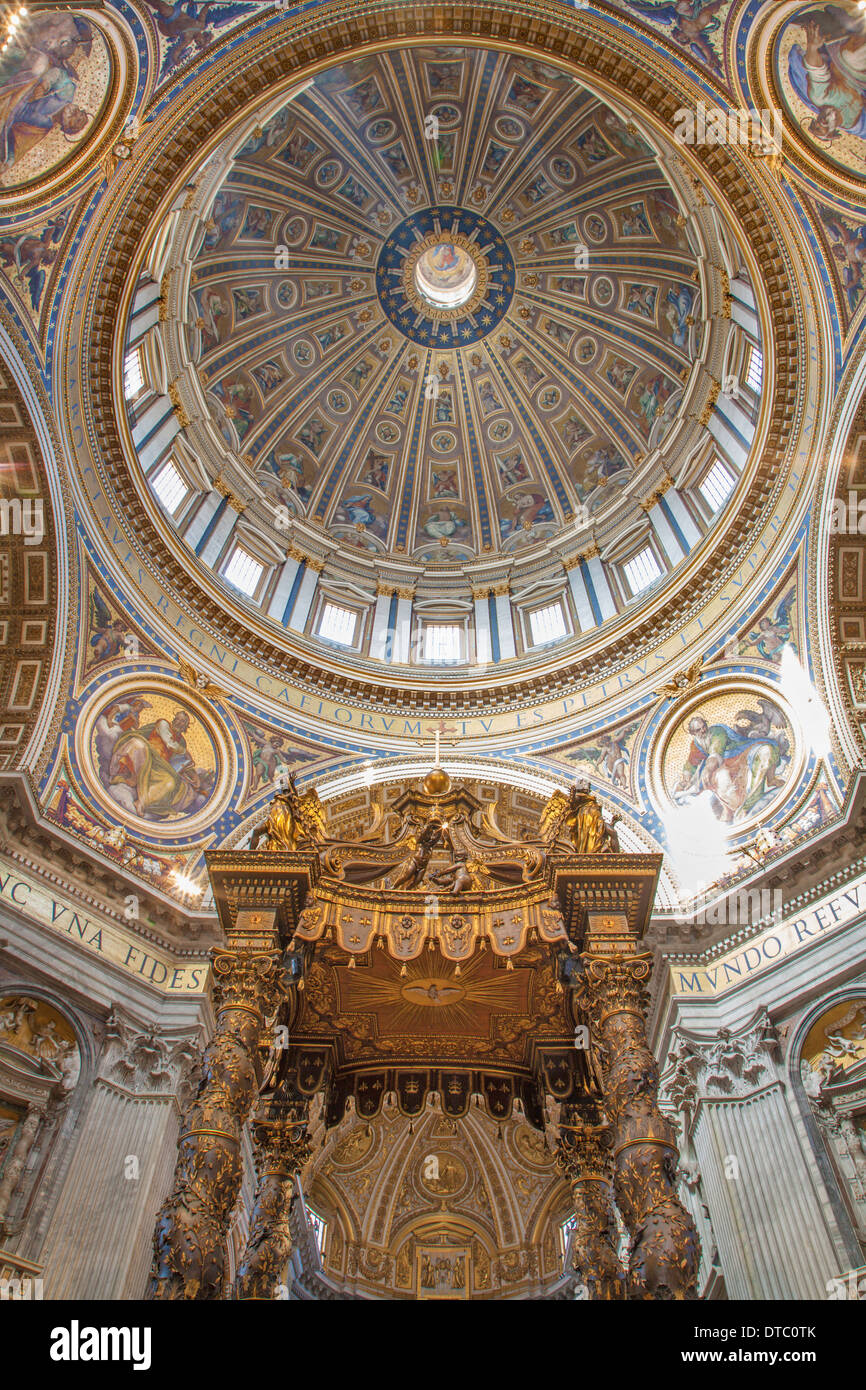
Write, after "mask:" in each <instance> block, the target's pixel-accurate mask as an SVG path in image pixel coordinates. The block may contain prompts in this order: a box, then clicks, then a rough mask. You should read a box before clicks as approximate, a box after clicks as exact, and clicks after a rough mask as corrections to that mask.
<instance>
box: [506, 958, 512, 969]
mask: <svg viewBox="0 0 866 1390" xmlns="http://www.w3.org/2000/svg"><path fill="white" fill-rule="evenodd" d="M505 969H506V970H513V969H514V966H513V965H512V964H511V957H510V956H509V957H508V959H507V960H506V962H505Z"/></svg>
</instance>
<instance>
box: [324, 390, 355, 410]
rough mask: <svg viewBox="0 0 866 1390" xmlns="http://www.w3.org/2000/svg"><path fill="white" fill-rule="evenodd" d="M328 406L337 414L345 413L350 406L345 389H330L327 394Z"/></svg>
mask: <svg viewBox="0 0 866 1390" xmlns="http://www.w3.org/2000/svg"><path fill="white" fill-rule="evenodd" d="M328 406H329V408H330V409H331V410H333V411H334V412H335V413H336V414H337V415H345V414H346V411H347V410H348V409H349V408H350V406H351V401H350V400H349V397H348V396H347V395H346V393H345V391H331V392H329V394H328Z"/></svg>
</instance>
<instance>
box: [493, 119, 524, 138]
mask: <svg viewBox="0 0 866 1390" xmlns="http://www.w3.org/2000/svg"><path fill="white" fill-rule="evenodd" d="M524 133H525V129H524V126H523V123H522V122H521V121H516V120H515V119H514V117H513V116H500V117H499V120H498V121H497V122H496V134H497V135H498V136H500V137H501V139H503V140H507V141H508V142H509V143H510V144H514V143H515V142H516V141H517V140H522V139H523V136H524Z"/></svg>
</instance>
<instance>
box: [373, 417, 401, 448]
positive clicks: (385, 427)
mask: <svg viewBox="0 0 866 1390" xmlns="http://www.w3.org/2000/svg"><path fill="white" fill-rule="evenodd" d="M376 438H377V439H381V441H382V443H383V444H393V443H394V442H395V441H396V440H398V439H399V438H400V431H399V430H398V428H397V426H396V425H392V424H391V421H390V420H383V421H382V423H381V424H379V425H377V426H376Z"/></svg>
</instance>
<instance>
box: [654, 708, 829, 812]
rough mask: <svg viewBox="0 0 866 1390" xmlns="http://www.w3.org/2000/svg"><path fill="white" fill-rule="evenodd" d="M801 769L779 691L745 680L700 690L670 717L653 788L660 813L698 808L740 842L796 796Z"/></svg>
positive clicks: (794, 729) (794, 736) (662, 733)
mask: <svg viewBox="0 0 866 1390" xmlns="http://www.w3.org/2000/svg"><path fill="white" fill-rule="evenodd" d="M802 766H803V750H802V740H801V738H800V736H799V733H798V729H797V727H796V725H795V723H794V720H793V718H792V716H791V712H790V710H789V709H788V706H787V703H786V701H785V699H784V697H783V696H782V695H781V693H780V691H779V690H778V689H776V688H774V687H770V686H767V685H765V684H764V683H763V682H756V681H751V682H746V681H745V680H740V681H739V682H738V683H737V684H736V685H735V686H731V687H726V688H723V689H716V690H714V691H711V692H707V691H705V690H704V689H703V687H702V688H701V689H699V690H697V691H696V692H695V693H694V694H693V695H692V696H690V698H689V699H687V700H685V701H684V702H683V703H682V704H680V705H678V706H677V707H676V709H675V710H674V711H673V712H672V713H671V714H670V715H669V716H668V718H667V720H666V722H665V725H664V726H663V728H662V730H661V731H660V735H659V738H658V741H657V742H656V744H655V747H654V749H653V767H652V773H651V781H652V786H653V792H654V794H655V796H659V793H661V796H660V797H659V799H660V801H661V803H662V805H663V806H664V804H665V803H667V805H668V806H672V807H675V808H677V807H680V808H683V807H684V808H689V809H694V808H695V806H696V804H697V803H701V805H702V806H706V807H708V808H709V811H711V812H712V815H713V816H714V817H715V819H716V821H717V822H718V823H719V826H720V828H722V829H724V830H725V831H726V833H727V834H729V835H740V834H742V833H743V831H744V830H746V829H747V828H749V827H751V826H752V825H754V824H755V823H756V822H757V821H759V820H761V819H763V818H764V816H765V815H766V814H767V813H768V812H769V811H770V810H771V808H773V807H774V806H775V805H776V804H777V803H778V802H779V801H780V799H781V798H782V797H783V796H785V795H786V794H787V793H788V792H789V791H790V790H791V788H792V786H793V783H794V782H795V781H796V779H797V777H798V776H799V775H800V773H801V771H802Z"/></svg>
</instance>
